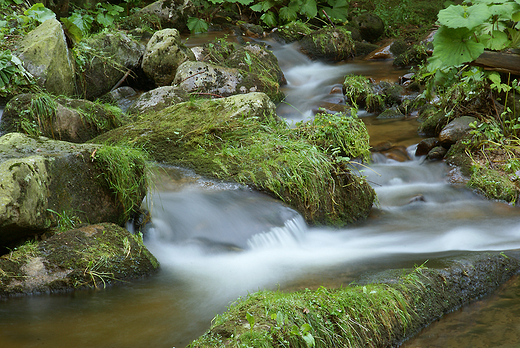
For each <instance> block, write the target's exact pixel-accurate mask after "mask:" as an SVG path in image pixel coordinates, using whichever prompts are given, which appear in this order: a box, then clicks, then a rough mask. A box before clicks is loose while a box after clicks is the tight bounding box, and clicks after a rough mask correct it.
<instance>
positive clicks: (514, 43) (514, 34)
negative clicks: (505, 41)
mask: <svg viewBox="0 0 520 348" xmlns="http://www.w3.org/2000/svg"><path fill="white" fill-rule="evenodd" d="M507 31H508V32H509V36H510V37H511V44H510V47H511V48H519V47H520V31H519V30H517V29H511V28H507Z"/></svg>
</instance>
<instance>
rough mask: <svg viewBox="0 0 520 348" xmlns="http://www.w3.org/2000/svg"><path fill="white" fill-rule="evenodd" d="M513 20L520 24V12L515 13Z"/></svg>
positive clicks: (512, 16)
mask: <svg viewBox="0 0 520 348" xmlns="http://www.w3.org/2000/svg"><path fill="white" fill-rule="evenodd" d="M511 19H512V20H513V21H515V22H520V11H519V12H515V13H513V14H512V15H511Z"/></svg>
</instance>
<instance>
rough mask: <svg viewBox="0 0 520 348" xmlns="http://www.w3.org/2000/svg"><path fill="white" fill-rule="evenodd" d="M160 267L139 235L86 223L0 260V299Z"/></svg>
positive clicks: (102, 284) (112, 280)
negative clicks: (86, 224)
mask: <svg viewBox="0 0 520 348" xmlns="http://www.w3.org/2000/svg"><path fill="white" fill-rule="evenodd" d="M158 267H159V263H158V262H157V260H156V259H155V257H154V256H153V255H152V254H151V253H150V252H149V251H148V249H146V247H145V246H144V244H143V241H142V238H141V237H139V236H136V235H132V234H130V233H129V232H128V231H127V230H125V229H123V228H121V227H119V226H117V225H114V224H109V223H103V224H99V225H89V226H85V227H82V228H79V229H75V230H70V231H66V232H62V233H59V234H55V235H53V236H51V237H49V238H47V239H46V240H44V241H40V242H29V243H26V244H24V245H23V246H21V247H18V248H16V249H15V250H13V251H11V252H10V253H9V254H7V255H4V256H2V257H0V298H2V297H7V296H10V295H14V294H29V293H35V292H55V291H63V290H71V289H76V288H80V287H105V286H106V285H109V284H112V283H117V282H124V281H127V280H130V279H135V278H139V277H143V276H146V275H149V274H151V273H153V272H154V271H155V270H157V269H158Z"/></svg>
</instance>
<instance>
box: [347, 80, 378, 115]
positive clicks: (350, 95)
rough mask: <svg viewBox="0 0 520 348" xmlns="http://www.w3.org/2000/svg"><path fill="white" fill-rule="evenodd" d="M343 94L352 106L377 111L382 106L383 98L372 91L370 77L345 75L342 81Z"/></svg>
mask: <svg viewBox="0 0 520 348" xmlns="http://www.w3.org/2000/svg"><path fill="white" fill-rule="evenodd" d="M343 94H344V95H345V96H346V97H347V100H348V101H349V103H350V104H351V105H353V106H354V107H364V108H366V110H367V111H378V110H381V108H382V107H383V104H384V102H383V98H382V97H381V96H380V95H378V94H376V93H375V92H374V89H373V88H372V83H371V82H370V79H369V78H368V77H365V76H361V75H347V76H345V80H344V81H343Z"/></svg>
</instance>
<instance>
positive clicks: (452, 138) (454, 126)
mask: <svg viewBox="0 0 520 348" xmlns="http://www.w3.org/2000/svg"><path fill="white" fill-rule="evenodd" d="M476 121H477V119H476V118H475V117H471V116H462V117H458V118H456V119H454V120H453V121H451V122H450V123H448V125H447V126H446V127H444V128H443V129H442V131H441V132H440V134H439V141H440V142H441V143H442V144H447V145H450V144H455V143H456V142H457V141H459V140H461V139H462V138H463V137H464V136H466V135H467V134H469V132H470V131H471V129H472V128H471V127H470V126H469V125H470V124H471V123H473V122H476Z"/></svg>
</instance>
